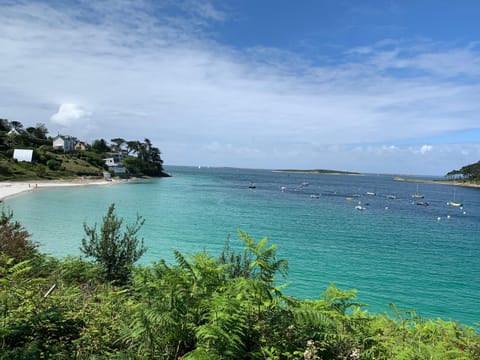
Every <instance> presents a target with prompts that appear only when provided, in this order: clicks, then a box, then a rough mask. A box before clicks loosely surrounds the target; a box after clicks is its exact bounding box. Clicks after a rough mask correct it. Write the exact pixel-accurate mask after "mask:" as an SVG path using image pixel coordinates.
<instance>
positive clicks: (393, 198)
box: [387, 195, 397, 200]
mask: <svg viewBox="0 0 480 360" xmlns="http://www.w3.org/2000/svg"><path fill="white" fill-rule="evenodd" d="M396 198H397V197H396V196H395V195H387V199H390V200H395V199H396Z"/></svg>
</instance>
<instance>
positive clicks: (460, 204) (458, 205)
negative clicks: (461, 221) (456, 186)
mask: <svg viewBox="0 0 480 360" xmlns="http://www.w3.org/2000/svg"><path fill="white" fill-rule="evenodd" d="M447 205H449V206H455V207H462V206H463V204H462V203H459V202H456V201H455V191H453V201H449V202H447Z"/></svg>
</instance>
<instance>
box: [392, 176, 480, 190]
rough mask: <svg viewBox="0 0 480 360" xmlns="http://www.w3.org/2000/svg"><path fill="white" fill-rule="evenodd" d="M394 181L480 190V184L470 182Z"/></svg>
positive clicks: (400, 179)
mask: <svg viewBox="0 0 480 360" xmlns="http://www.w3.org/2000/svg"><path fill="white" fill-rule="evenodd" d="M393 181H399V182H409V183H419V184H438V185H451V186H463V187H470V188H480V184H478V183H473V182H469V181H457V180H426V179H411V178H402V177H398V176H397V177H394V178H393Z"/></svg>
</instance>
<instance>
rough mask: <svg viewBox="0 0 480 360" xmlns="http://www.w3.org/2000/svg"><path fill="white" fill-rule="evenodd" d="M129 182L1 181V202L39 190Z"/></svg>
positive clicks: (97, 180) (72, 180)
mask: <svg viewBox="0 0 480 360" xmlns="http://www.w3.org/2000/svg"><path fill="white" fill-rule="evenodd" d="M127 181H128V180H123V179H120V180H113V179H112V180H105V179H82V178H78V179H69V180H31V181H0V201H4V200H6V199H8V198H10V197H13V196H16V195H19V194H23V193H25V192H30V191H35V190H38V189H46V188H55V187H71V186H90V185H112V184H119V183H124V182H127Z"/></svg>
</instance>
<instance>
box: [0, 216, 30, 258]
mask: <svg viewBox="0 0 480 360" xmlns="http://www.w3.org/2000/svg"><path fill="white" fill-rule="evenodd" d="M37 247H38V244H37V243H35V242H33V241H31V240H30V234H29V233H28V231H27V230H25V228H24V227H23V226H22V225H21V224H20V223H19V222H18V221H14V220H13V212H12V211H5V210H2V214H1V215H0V255H3V256H6V257H9V258H13V259H14V260H15V261H22V260H26V259H29V258H31V257H32V256H33V255H35V254H36V253H37Z"/></svg>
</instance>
